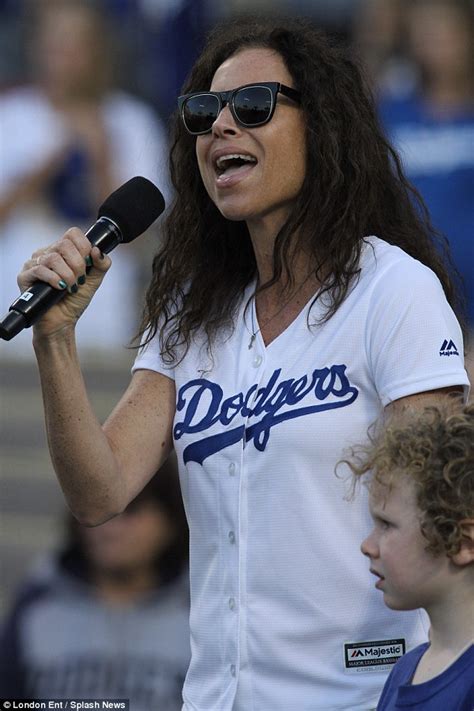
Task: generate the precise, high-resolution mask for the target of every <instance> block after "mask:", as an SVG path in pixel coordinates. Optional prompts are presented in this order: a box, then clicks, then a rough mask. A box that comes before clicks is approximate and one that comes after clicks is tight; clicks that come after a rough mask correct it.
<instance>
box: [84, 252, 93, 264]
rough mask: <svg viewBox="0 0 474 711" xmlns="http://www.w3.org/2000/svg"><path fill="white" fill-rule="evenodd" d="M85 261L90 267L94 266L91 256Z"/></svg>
mask: <svg viewBox="0 0 474 711" xmlns="http://www.w3.org/2000/svg"><path fill="white" fill-rule="evenodd" d="M84 261H85V263H86V264H87V266H88V267H91V266H92V257H91V256H90V254H88V255H87V257H85V258H84Z"/></svg>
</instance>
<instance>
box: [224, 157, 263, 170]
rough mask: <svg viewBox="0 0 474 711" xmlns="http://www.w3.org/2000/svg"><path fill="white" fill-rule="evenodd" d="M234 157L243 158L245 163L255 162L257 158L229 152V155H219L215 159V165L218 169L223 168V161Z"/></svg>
mask: <svg viewBox="0 0 474 711" xmlns="http://www.w3.org/2000/svg"><path fill="white" fill-rule="evenodd" d="M236 158H240V159H241V160H244V161H246V162H247V163H256V162H257V159H256V158H254V157H253V156H249V155H244V154H243V153H229V155H226V156H221V157H220V158H218V159H217V161H216V166H217V168H218V169H219V170H224V169H225V163H226V162H227V161H229V160H235V159H236Z"/></svg>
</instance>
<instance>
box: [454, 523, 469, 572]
mask: <svg viewBox="0 0 474 711" xmlns="http://www.w3.org/2000/svg"><path fill="white" fill-rule="evenodd" d="M460 526H461V547H460V549H459V551H458V552H457V553H455V554H454V555H452V556H451V560H452V561H453V563H454V564H455V565H469V564H470V563H473V562H474V518H466V519H464V521H460Z"/></svg>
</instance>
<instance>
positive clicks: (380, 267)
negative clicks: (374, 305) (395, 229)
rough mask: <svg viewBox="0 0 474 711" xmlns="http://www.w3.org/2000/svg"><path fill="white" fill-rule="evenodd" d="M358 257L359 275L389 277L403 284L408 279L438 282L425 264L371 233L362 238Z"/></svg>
mask: <svg viewBox="0 0 474 711" xmlns="http://www.w3.org/2000/svg"><path fill="white" fill-rule="evenodd" d="M363 242H364V244H363V247H362V252H361V257H360V268H361V277H365V278H368V279H372V280H374V281H375V282H376V281H378V280H380V279H384V280H385V279H387V278H390V279H391V280H395V281H397V280H398V279H401V280H403V282H404V284H405V286H408V285H409V282H408V279H410V280H415V282H416V281H417V280H422V281H426V280H428V281H434V282H438V277H437V276H436V275H435V273H434V272H433V271H432V269H430V268H429V267H428V266H426V264H423V262H420V261H419V260H418V259H415V257H412V256H411V255H410V254H408V253H407V252H405V251H404V250H403V249H402V248H401V247H398V246H397V245H394V244H390V243H389V242H385V240H383V239H380V237H376V236H375V235H371V236H369V237H365V238H364V240H363Z"/></svg>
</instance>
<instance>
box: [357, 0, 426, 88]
mask: <svg viewBox="0 0 474 711" xmlns="http://www.w3.org/2000/svg"><path fill="white" fill-rule="evenodd" d="M403 19H404V5H403V0H361V1H360V2H358V4H357V12H355V13H354V15H353V24H352V38H353V44H354V46H355V48H356V49H357V52H358V54H359V55H360V56H361V59H362V60H363V64H364V67H365V70H366V72H367V74H368V76H369V79H370V80H371V81H372V84H373V85H374V87H376V89H377V91H378V92H383V93H389V94H399V93H404V94H406V92H407V90H408V89H409V88H413V87H414V85H415V71H414V67H413V62H412V61H411V60H410V59H409V58H408V57H407V55H406V39H405V33H404V28H403Z"/></svg>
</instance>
